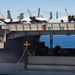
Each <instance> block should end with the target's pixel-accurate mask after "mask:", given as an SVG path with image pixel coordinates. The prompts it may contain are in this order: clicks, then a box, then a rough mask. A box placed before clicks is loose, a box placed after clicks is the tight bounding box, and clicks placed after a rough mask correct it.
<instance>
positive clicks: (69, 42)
mask: <svg viewBox="0 0 75 75" xmlns="http://www.w3.org/2000/svg"><path fill="white" fill-rule="evenodd" d="M40 42H45V45H46V46H48V47H49V48H50V35H42V36H41V37H40ZM56 45H59V46H60V47H61V48H75V35H53V47H55V46H56Z"/></svg>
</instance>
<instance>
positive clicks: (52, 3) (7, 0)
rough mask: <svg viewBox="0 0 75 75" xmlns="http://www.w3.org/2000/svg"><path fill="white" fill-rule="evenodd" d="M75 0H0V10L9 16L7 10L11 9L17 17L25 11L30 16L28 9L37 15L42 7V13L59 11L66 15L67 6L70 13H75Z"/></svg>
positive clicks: (45, 15)
mask: <svg viewBox="0 0 75 75" xmlns="http://www.w3.org/2000/svg"><path fill="white" fill-rule="evenodd" d="M74 7H75V0H0V11H1V13H3V15H4V16H5V17H6V16H7V10H10V11H11V15H12V17H16V16H18V15H19V13H20V12H23V13H24V14H25V15H24V16H25V17H27V16H29V15H28V12H27V9H30V11H31V12H32V15H36V16H37V11H38V8H40V9H41V15H43V16H44V17H49V12H53V16H54V15H55V13H56V12H57V11H58V12H59V14H60V15H61V16H62V15H66V12H65V8H66V9H67V10H68V13H69V14H75V8H74Z"/></svg>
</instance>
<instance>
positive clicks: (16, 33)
mask: <svg viewBox="0 0 75 75" xmlns="http://www.w3.org/2000/svg"><path fill="white" fill-rule="evenodd" d="M0 32H1V33H0V40H2V41H3V42H6V38H7V39H14V38H18V37H22V36H27V35H51V39H50V41H51V40H52V35H73V34H75V23H46V24H7V25H1V26H0ZM6 35H7V37H6ZM2 41H1V43H2ZM50 43H52V42H50ZM2 46H3V45H2ZM51 47H52V46H51Z"/></svg>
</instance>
